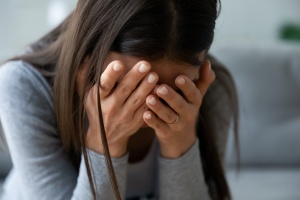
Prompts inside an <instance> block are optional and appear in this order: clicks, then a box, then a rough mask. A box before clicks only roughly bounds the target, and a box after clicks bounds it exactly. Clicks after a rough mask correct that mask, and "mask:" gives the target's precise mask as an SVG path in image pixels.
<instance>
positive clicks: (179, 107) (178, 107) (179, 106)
mask: <svg viewBox="0 0 300 200" xmlns="http://www.w3.org/2000/svg"><path fill="white" fill-rule="evenodd" d="M184 107H185V104H184V102H183V101H179V102H178V103H177V104H176V106H175V109H176V110H183V109H184Z"/></svg>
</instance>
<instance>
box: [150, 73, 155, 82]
mask: <svg viewBox="0 0 300 200" xmlns="http://www.w3.org/2000/svg"><path fill="white" fill-rule="evenodd" d="M155 81H156V76H155V75H153V74H150V75H149V76H148V83H154V82H155Z"/></svg>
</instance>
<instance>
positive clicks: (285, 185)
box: [0, 41, 300, 200]
mask: <svg viewBox="0 0 300 200" xmlns="http://www.w3.org/2000/svg"><path fill="white" fill-rule="evenodd" d="M216 44H218V45H216ZM216 44H214V45H213V46H212V49H211V52H212V54H213V55H214V56H216V58H218V59H219V60H220V61H221V62H223V63H224V64H225V65H226V66H227V67H228V68H229V70H230V72H231V73H232V75H233V77H234V79H235V82H236V85H237V90H238V97H239V101H240V146H241V170H240V172H239V173H237V172H236V170H235V159H234V152H233V149H234V148H233V146H234V145H233V141H232V139H231V138H230V139H229V144H228V153H227V172H228V173H227V176H228V180H229V184H230V187H231V190H232V193H233V197H234V199H235V200H299V199H300V189H299V186H300V44H285V43H272V44H266V43H259V44H258V43H252V42H245V41H236V42H230V43H216ZM231 135H232V134H231ZM10 165H11V163H10V161H9V159H8V155H7V152H6V153H2V154H0V176H2V178H3V177H4V176H5V175H6V173H7V172H8V170H9V168H10ZM0 179H1V178H0Z"/></svg>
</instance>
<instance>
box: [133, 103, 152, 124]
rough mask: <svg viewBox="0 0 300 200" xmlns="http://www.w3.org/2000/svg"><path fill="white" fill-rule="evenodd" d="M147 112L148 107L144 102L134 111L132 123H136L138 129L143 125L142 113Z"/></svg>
mask: <svg viewBox="0 0 300 200" xmlns="http://www.w3.org/2000/svg"><path fill="white" fill-rule="evenodd" d="M147 110H149V107H148V106H147V104H146V102H144V103H143V104H142V105H141V106H140V107H139V108H138V109H136V111H135V112H134V116H133V121H135V122H137V123H138V124H139V127H140V126H141V125H143V123H144V120H143V115H144V113H145V112H146V111H147Z"/></svg>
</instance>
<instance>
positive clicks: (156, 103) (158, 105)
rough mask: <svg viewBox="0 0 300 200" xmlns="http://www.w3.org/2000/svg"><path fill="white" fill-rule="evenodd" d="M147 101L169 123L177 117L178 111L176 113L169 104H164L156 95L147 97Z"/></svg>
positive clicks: (158, 115)
mask: <svg viewBox="0 0 300 200" xmlns="http://www.w3.org/2000/svg"><path fill="white" fill-rule="evenodd" d="M146 103H147V105H148V107H149V108H150V109H151V110H152V111H153V112H154V113H155V114H156V115H157V117H159V118H160V119H161V120H163V121H164V122H165V123H167V124H172V123H173V122H175V121H176V119H177V113H175V112H174V111H173V110H172V109H171V108H170V107H169V106H166V105H164V104H163V103H162V102H161V101H160V100H159V99H158V98H157V97H155V96H154V95H149V96H148V97H147V100H146Z"/></svg>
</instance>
